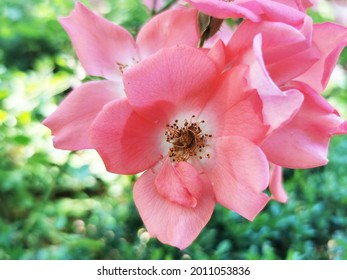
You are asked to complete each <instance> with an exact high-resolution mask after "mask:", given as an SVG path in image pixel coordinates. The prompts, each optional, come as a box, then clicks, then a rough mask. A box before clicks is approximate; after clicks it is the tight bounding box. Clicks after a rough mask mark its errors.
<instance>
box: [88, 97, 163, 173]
mask: <svg viewBox="0 0 347 280" xmlns="http://www.w3.org/2000/svg"><path fill="white" fill-rule="evenodd" d="M162 127H164V128H165V126H164V125H163V124H159V125H156V124H154V123H150V122H148V121H146V120H144V119H143V118H141V117H140V116H138V115H137V114H136V113H135V112H134V111H133V110H132V108H131V107H130V105H129V103H128V101H127V100H124V99H123V100H119V101H118V100H117V101H115V102H110V103H109V104H107V105H106V106H105V107H104V108H103V109H102V111H101V112H100V113H99V115H98V116H97V118H96V119H95V121H94V123H93V124H92V127H91V140H92V143H93V147H94V148H95V149H96V150H97V152H98V153H99V154H100V156H101V157H102V159H103V161H104V163H105V166H106V168H107V170H108V171H110V172H113V173H117V174H136V173H139V172H141V171H144V170H146V169H148V168H150V167H152V166H154V165H155V164H156V162H158V161H159V160H160V159H161V158H162V155H161V143H162V142H163V139H162V138H163V137H161V135H164V130H163V129H162Z"/></svg>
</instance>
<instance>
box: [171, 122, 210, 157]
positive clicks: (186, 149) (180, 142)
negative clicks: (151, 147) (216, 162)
mask: <svg viewBox="0 0 347 280" xmlns="http://www.w3.org/2000/svg"><path fill="white" fill-rule="evenodd" d="M195 118H196V116H195V115H192V117H191V119H190V120H189V121H188V120H184V122H183V125H182V126H179V121H178V120H175V121H174V122H173V124H171V125H170V124H167V125H166V130H165V136H166V142H168V143H171V144H172V146H171V147H170V149H169V157H170V159H171V161H172V162H180V161H187V160H188V159H189V158H191V157H196V158H198V159H203V158H208V159H209V158H210V157H211V155H210V153H206V149H207V147H208V140H209V139H210V138H211V137H212V135H211V134H206V133H203V130H202V128H201V126H202V124H204V123H205V121H204V120H201V121H199V122H198V121H194V119H195Z"/></svg>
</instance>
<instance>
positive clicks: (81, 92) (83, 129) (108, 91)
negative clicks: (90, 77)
mask: <svg viewBox="0 0 347 280" xmlns="http://www.w3.org/2000/svg"><path fill="white" fill-rule="evenodd" d="M121 97H122V95H121V94H119V91H117V85H116V84H115V83H114V82H111V81H95V82H89V83H85V84H83V85H81V86H80V87H78V88H77V89H75V90H73V91H72V92H71V93H70V94H69V95H68V96H67V97H66V98H65V99H64V100H63V102H62V103H61V104H60V105H59V107H58V108H57V110H56V111H55V112H54V113H53V114H51V115H50V116H49V117H47V118H46V119H45V120H44V121H43V124H44V125H45V126H47V127H48V128H49V129H50V130H51V131H52V134H53V135H54V139H53V141H54V146H55V147H56V148H58V149H63V150H81V149H91V148H93V145H92V144H91V142H90V139H89V127H90V126H91V123H92V122H93V121H94V119H95V117H96V116H97V114H98V113H99V112H100V111H101V109H102V107H103V106H104V105H105V104H107V103H108V102H110V101H112V100H114V99H119V98H121Z"/></svg>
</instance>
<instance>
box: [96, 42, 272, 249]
mask: <svg viewBox="0 0 347 280" xmlns="http://www.w3.org/2000/svg"><path fill="white" fill-rule="evenodd" d="M152 65H155V66H156V67H152ZM247 71H248V70H247V67H244V66H239V67H235V68H232V69H231V70H229V71H227V72H225V73H224V74H223V75H221V74H220V65H219V63H217V64H216V61H215V58H213V59H211V57H210V55H208V54H206V53H205V52H203V51H201V50H199V49H195V48H189V47H173V48H168V49H163V50H161V51H159V52H158V53H157V54H155V55H152V56H150V57H148V58H147V59H145V60H143V61H142V62H141V63H139V64H138V65H137V66H136V67H133V68H132V69H130V70H128V71H127V72H126V73H125V74H124V85H125V92H126V95H127V99H122V100H115V101H112V102H110V103H109V104H107V105H106V106H104V107H103V109H102V110H101V112H100V113H99V115H98V116H97V118H96V119H95V121H94V123H93V125H92V127H91V130H90V133H91V138H92V141H93V146H94V147H95V148H96V150H97V151H98V153H99V154H100V155H101V157H102V159H103V161H104V163H105V165H106V168H107V170H108V171H110V172H114V173H118V174H136V173H138V172H142V171H145V173H144V174H142V175H141V177H140V178H139V179H138V181H137V182H136V184H135V188H134V199H135V204H136V206H137V208H138V210H139V212H140V215H141V217H142V219H143V221H144V223H145V226H146V228H147V230H148V231H149V233H150V234H151V235H152V236H156V237H157V238H158V239H159V240H160V241H161V242H163V243H167V244H170V245H173V246H176V247H179V248H181V249H183V248H185V247H187V246H188V245H189V244H190V243H191V242H192V241H193V240H194V239H195V238H196V237H197V235H198V234H199V232H200V231H201V230H202V228H203V227H204V226H205V224H206V223H207V222H208V220H209V219H210V217H211V214H212V212H213V209H214V204H215V202H217V203H220V204H222V205H223V206H225V207H227V208H229V209H231V210H234V211H235V212H237V213H239V214H240V215H242V216H243V217H245V218H247V219H249V220H253V219H254V217H255V216H256V215H257V214H258V213H259V212H260V211H261V210H262V209H263V207H264V206H265V205H266V203H267V202H268V200H269V198H268V196H267V195H265V194H264V193H262V191H263V190H264V189H265V188H266V187H267V186H268V183H269V167H268V162H267V160H266V158H265V156H264V154H263V153H262V151H261V149H260V148H259V147H258V145H259V143H261V142H262V140H263V139H264V136H265V135H266V132H267V127H266V126H264V125H263V123H262V116H261V110H262V104H261V100H260V99H259V97H258V94H257V93H256V91H252V92H249V91H246V90H245V89H246V88H247V86H246V79H244V76H245V74H246V73H247ZM146 170H147V171H146Z"/></svg>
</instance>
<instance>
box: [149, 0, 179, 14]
mask: <svg viewBox="0 0 347 280" xmlns="http://www.w3.org/2000/svg"><path fill="white" fill-rule="evenodd" d="M171 2H172V1H171V0H143V4H145V6H146V7H147V8H148V9H149V10H150V11H155V12H159V11H160V10H161V9H165V8H166V7H165V6H166V5H167V4H168V3H169V4H171V5H170V8H172V7H177V6H178V5H181V4H184V1H183V0H178V1H175V3H171Z"/></svg>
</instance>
